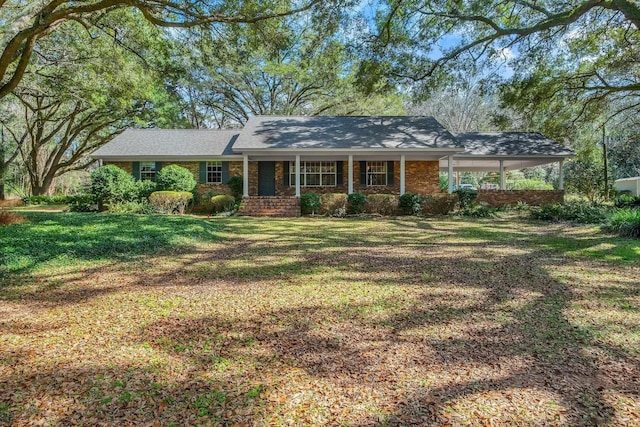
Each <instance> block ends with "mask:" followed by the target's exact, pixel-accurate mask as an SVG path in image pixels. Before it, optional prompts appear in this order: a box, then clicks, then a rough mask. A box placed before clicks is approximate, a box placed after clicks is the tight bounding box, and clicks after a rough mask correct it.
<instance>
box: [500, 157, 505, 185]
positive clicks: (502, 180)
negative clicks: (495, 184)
mask: <svg viewBox="0 0 640 427" xmlns="http://www.w3.org/2000/svg"><path fill="white" fill-rule="evenodd" d="M504 188H505V186H504V160H500V189H501V190H504Z"/></svg>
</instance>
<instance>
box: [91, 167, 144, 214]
mask: <svg viewBox="0 0 640 427" xmlns="http://www.w3.org/2000/svg"><path fill="white" fill-rule="evenodd" d="M89 192H90V193H91V195H92V196H93V198H94V200H96V201H97V202H98V204H99V205H100V207H102V206H101V205H102V203H103V202H107V203H120V202H127V201H130V200H132V199H133V198H134V197H133V196H134V195H135V193H136V191H135V181H134V179H133V176H131V175H129V174H128V173H127V172H125V171H124V170H122V169H120V168H119V167H117V166H115V165H106V166H100V167H99V168H98V169H96V170H94V171H93V172H91V186H90V188H89Z"/></svg>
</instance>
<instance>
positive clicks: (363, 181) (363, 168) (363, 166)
mask: <svg viewBox="0 0 640 427" xmlns="http://www.w3.org/2000/svg"><path fill="white" fill-rule="evenodd" d="M360 185H367V162H360Z"/></svg>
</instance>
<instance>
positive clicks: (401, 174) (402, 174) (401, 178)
mask: <svg viewBox="0 0 640 427" xmlns="http://www.w3.org/2000/svg"><path fill="white" fill-rule="evenodd" d="M404 160H405V157H404V154H402V155H401V156H400V195H401V196H402V195H403V194H404Z"/></svg>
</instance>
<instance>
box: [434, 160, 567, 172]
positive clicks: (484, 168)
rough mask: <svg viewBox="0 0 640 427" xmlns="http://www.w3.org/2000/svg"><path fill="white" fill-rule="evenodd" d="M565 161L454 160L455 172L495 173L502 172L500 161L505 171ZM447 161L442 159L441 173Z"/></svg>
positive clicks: (444, 170)
mask: <svg viewBox="0 0 640 427" xmlns="http://www.w3.org/2000/svg"><path fill="white" fill-rule="evenodd" d="M563 159H564V156H547V157H506V156H505V157H487V158H480V157H479V156H478V157H460V156H455V157H454V158H453V170H454V171H455V172H458V171H460V172H463V171H464V172H493V171H499V170H500V160H502V161H503V164H504V169H505V170H518V169H523V168H530V167H533V166H542V165H547V164H550V163H557V162H559V161H561V160H563ZM448 167H449V166H448V162H447V159H446V158H445V159H440V171H441V172H446V171H447V170H448Z"/></svg>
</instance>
